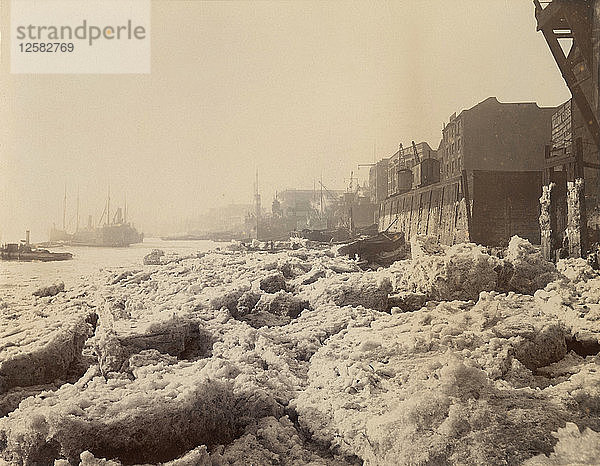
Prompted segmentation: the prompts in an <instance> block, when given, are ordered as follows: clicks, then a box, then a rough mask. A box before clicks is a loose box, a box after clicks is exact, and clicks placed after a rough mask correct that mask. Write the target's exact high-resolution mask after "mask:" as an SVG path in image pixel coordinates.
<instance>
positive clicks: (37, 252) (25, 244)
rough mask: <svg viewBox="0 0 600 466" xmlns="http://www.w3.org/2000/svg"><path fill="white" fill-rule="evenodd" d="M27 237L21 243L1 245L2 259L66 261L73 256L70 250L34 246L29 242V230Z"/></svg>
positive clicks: (0, 258)
mask: <svg viewBox="0 0 600 466" xmlns="http://www.w3.org/2000/svg"><path fill="white" fill-rule="evenodd" d="M26 236H27V239H26V240H25V241H23V240H21V243H20V244H17V243H8V244H5V245H3V246H2V247H0V260H3V261H22V262H31V261H40V262H50V261H66V260H69V259H72V258H73V254H71V253H70V252H50V251H48V250H47V249H41V248H35V247H32V246H31V244H30V243H29V231H27V232H26Z"/></svg>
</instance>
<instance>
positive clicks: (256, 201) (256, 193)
mask: <svg viewBox="0 0 600 466" xmlns="http://www.w3.org/2000/svg"><path fill="white" fill-rule="evenodd" d="M254 208H255V215H256V239H257V240H258V239H259V233H258V228H259V223H260V193H259V191H258V168H257V169H256V184H255V189H254Z"/></svg>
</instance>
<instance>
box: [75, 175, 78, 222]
mask: <svg viewBox="0 0 600 466" xmlns="http://www.w3.org/2000/svg"><path fill="white" fill-rule="evenodd" d="M75 231H79V186H77V225H76V227H75Z"/></svg>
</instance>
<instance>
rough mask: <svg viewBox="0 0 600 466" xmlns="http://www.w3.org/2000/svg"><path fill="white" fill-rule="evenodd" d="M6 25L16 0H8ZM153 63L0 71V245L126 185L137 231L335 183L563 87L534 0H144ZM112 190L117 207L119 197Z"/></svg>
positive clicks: (549, 101) (43, 229)
mask: <svg viewBox="0 0 600 466" xmlns="http://www.w3.org/2000/svg"><path fill="white" fill-rule="evenodd" d="M0 6H1V20H2V32H3V38H4V37H5V36H6V34H5V31H6V30H7V28H8V26H9V12H8V6H9V3H8V1H6V0H1V1H0ZM151 38H152V73H151V74H150V75H11V74H10V72H9V55H8V44H7V43H5V41H3V43H2V45H1V53H2V55H1V67H0V195H1V198H0V240H2V241H7V240H15V239H19V238H21V237H23V233H22V232H23V231H24V230H25V229H26V228H30V229H31V230H32V237H33V239H34V240H45V239H47V233H48V229H49V227H50V225H51V223H52V222H56V223H57V224H60V223H62V213H61V212H62V197H63V190H64V186H65V183H66V185H67V190H68V196H69V204H70V205H69V208H70V209H73V210H71V211H70V212H69V213H68V216H69V217H70V218H72V217H73V215H74V205H75V198H76V192H77V187H78V186H79V189H80V193H81V194H80V197H81V216H82V218H84V217H87V214H88V213H89V214H93V215H94V218H96V219H97V218H98V216H99V215H100V214H101V212H102V208H103V203H104V200H105V196H106V190H107V185H108V183H110V185H111V191H112V196H111V197H112V199H113V205H114V204H117V203H119V201H122V199H123V198H124V196H125V194H126V196H127V200H128V205H129V211H130V214H131V216H132V218H133V220H134V221H135V222H136V224H138V225H140V226H141V227H142V229H143V230H145V231H147V232H148V231H152V230H155V231H156V230H157V229H158V227H160V226H161V225H169V224H176V222H177V220H178V219H181V218H185V217H194V216H195V215H197V214H199V213H201V212H202V211H204V210H205V209H207V208H209V207H213V206H217V205H221V204H226V203H231V202H251V198H252V193H253V181H254V171H255V169H256V167H258V169H259V170H260V185H261V193H262V195H263V200H264V203H265V204H266V205H270V202H271V200H272V198H273V194H274V192H275V190H276V189H283V188H289V187H297V188H312V186H313V180H314V179H315V178H319V177H320V176H321V173H322V175H323V181H324V184H325V185H326V186H328V187H331V188H342V187H343V186H344V179H347V178H349V176H350V172H351V170H354V172H355V174H356V173H357V172H358V173H359V174H360V175H361V176H362V177H365V176H366V175H367V169H364V168H363V169H360V171H359V170H358V169H357V164H358V163H360V162H371V161H372V160H373V148H374V145H375V146H376V154H377V158H382V157H386V156H389V155H390V154H391V153H393V152H394V151H395V150H396V148H397V146H398V143H400V142H402V143H404V144H405V145H406V144H410V141H411V140H413V139H414V140H416V141H417V142H418V141H421V140H425V141H427V142H429V143H430V145H431V146H432V147H433V148H437V145H438V142H439V139H440V130H441V126H442V123H443V122H444V121H446V120H447V119H448V117H449V115H450V114H452V113H453V112H459V111H460V110H461V109H464V108H468V107H471V106H472V105H474V104H476V103H477V102H480V101H482V100H483V99H485V98H486V97H489V96H497V97H498V99H499V100H500V101H505V102H506V101H536V102H538V104H539V105H542V106H554V105H558V104H560V103H562V102H563V101H565V100H566V99H568V98H569V96H570V94H569V92H568V89H567V88H566V86H565V84H564V82H563V80H562V78H561V76H560V73H559V71H558V69H557V66H556V64H555V63H554V60H553V59H552V57H551V55H550V52H549V50H548V47H547V45H546V43H545V41H544V39H543V37H542V35H541V33H537V32H536V30H535V18H534V12H533V3H532V2H531V0H485V1H482V0H464V1H463V0H445V1H443V2H442V1H439V0H431V1H426V0H419V1H414V0H398V1H394V2H388V3H385V2H367V1H364V2H307V1H302V2H300V1H299V2H259V3H254V2H239V3H238V2H201V1H170V0H169V1H167V0H155V1H154V2H153V3H152V32H151ZM120 203H122V202H120Z"/></svg>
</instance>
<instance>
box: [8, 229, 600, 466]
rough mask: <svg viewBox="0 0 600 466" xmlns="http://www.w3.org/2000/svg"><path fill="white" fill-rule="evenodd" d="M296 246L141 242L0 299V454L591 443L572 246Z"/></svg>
mask: <svg viewBox="0 0 600 466" xmlns="http://www.w3.org/2000/svg"><path fill="white" fill-rule="evenodd" d="M305 246H306V245H302V244H299V245H297V246H296V247H298V248H299V249H296V250H290V251H284V252H275V253H272V252H266V251H265V252H260V251H259V252H243V251H234V250H225V251H213V252H209V253H207V254H206V255H204V256H203V257H197V256H195V255H194V256H186V257H179V258H175V257H164V256H162V255H160V254H159V253H156V254H155V256H156V257H157V258H158V259H160V260H158V259H156V260H152V261H147V262H148V264H147V265H142V264H140V265H139V266H138V267H137V268H135V269H131V270H127V271H122V270H119V271H110V270H108V271H103V272H101V273H98V274H96V275H95V276H93V277H88V278H87V280H86V281H83V280H82V281H80V282H73V283H65V286H64V290H53V292H52V293H39V294H40V295H41V296H33V295H31V294H29V295H27V296H26V295H23V297H22V300H21V301H19V302H15V301H14V300H13V301H10V302H8V301H2V302H0V348H2V351H1V352H0V415H2V416H3V417H1V418H0V458H2V460H1V461H4V462H5V463H6V464H17V465H35V464H49V465H52V464H54V465H60V466H66V465H69V464H71V465H77V464H82V465H86V466H92V465H94V466H95V465H106V466H117V465H120V464H132V465H133V464H138V465H141V464H167V465H172V466H175V465H178V466H183V465H226V464H240V465H242V464H251V463H252V464H289V465H292V464H294V465H296V464H313V465H325V464H334V465H342V464H350V465H354V464H373V465H375V464H377V465H379V464H382V465H386V464H389V465H392V464H523V463H526V464H532V465H533V464H549V465H550V464H593V461H594V460H595V459H597V458H598V456H599V455H600V445H599V435H600V434H599V433H598V432H600V371H599V369H600V366H599V363H600V356H598V353H599V352H600V343H599V339H600V323H599V322H600V275H598V273H597V272H596V271H594V270H593V269H592V268H591V267H590V266H589V265H588V264H587V263H585V261H583V260H574V259H569V260H563V261H561V262H559V263H558V264H557V266H556V267H555V266H554V265H553V264H550V263H547V262H545V261H544V260H543V259H542V258H541V255H540V253H539V251H538V250H537V249H536V248H535V247H533V246H532V245H530V244H529V243H528V242H527V241H526V240H523V239H520V238H517V237H515V238H513V239H512V240H511V242H510V244H509V246H508V248H507V249H505V250H504V251H501V253H500V254H494V253H492V252H491V251H489V250H487V249H486V248H484V247H481V246H477V245H474V244H461V245H456V246H452V247H446V246H440V245H438V244H436V243H435V242H432V241H431V240H430V239H426V238H418V239H417V240H415V241H413V244H412V245H411V250H412V258H411V259H408V260H403V261H399V262H396V263H394V264H393V265H392V266H391V267H389V268H385V269H379V270H377V271H371V272H365V271H362V270H360V268H359V267H358V266H357V264H356V262H354V261H352V260H348V259H346V258H343V257H339V256H336V254H335V252H334V251H333V250H323V249H309V248H306V247H305ZM232 249H235V248H232ZM49 285H50V284H49ZM54 291H57V292H56V293H54ZM407 310H409V312H405V311H407Z"/></svg>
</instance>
